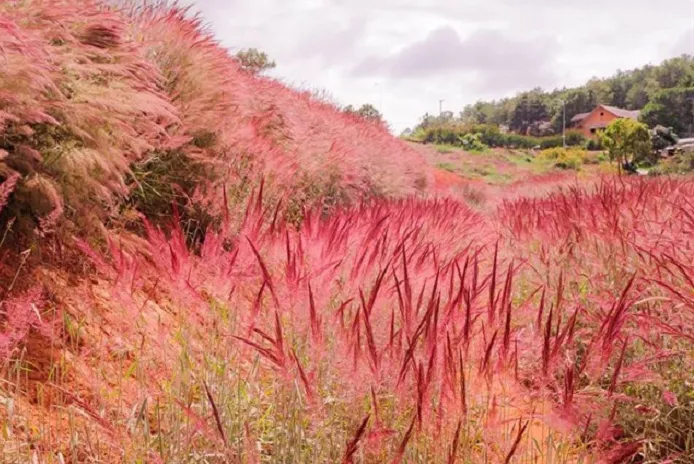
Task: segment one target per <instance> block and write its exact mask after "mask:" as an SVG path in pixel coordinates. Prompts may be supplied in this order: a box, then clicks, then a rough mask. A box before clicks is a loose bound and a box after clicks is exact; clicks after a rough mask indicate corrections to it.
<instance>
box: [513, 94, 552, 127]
mask: <svg viewBox="0 0 694 464" xmlns="http://www.w3.org/2000/svg"><path fill="white" fill-rule="evenodd" d="M545 100H546V94H545V93H544V92H543V91H542V89H534V90H532V91H530V92H526V93H524V94H521V96H520V98H519V100H518V102H517V104H516V107H515V108H514V110H513V115H512V116H511V120H510V121H509V127H510V129H511V130H512V131H514V132H517V133H519V134H526V133H527V132H528V129H529V128H530V127H531V126H532V125H533V124H534V123H538V122H542V121H545V120H546V119H547V118H548V116H549V113H548V111H547V105H546V103H545Z"/></svg>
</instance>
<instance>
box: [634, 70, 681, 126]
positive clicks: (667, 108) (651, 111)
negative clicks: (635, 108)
mask: <svg viewBox="0 0 694 464" xmlns="http://www.w3.org/2000/svg"><path fill="white" fill-rule="evenodd" d="M693 66H694V65H693ZM693 80H694V78H693ZM693 83H694V82H693ZM641 120H642V121H643V122H645V123H646V124H648V125H649V126H656V125H661V126H665V127H670V128H672V130H673V131H674V132H675V133H677V134H692V135H694V86H691V87H678V88H673V89H663V90H659V91H658V92H656V93H655V94H654V95H653V97H652V98H651V100H650V101H649V102H648V104H647V105H646V107H645V108H644V109H643V112H642V114H641Z"/></svg>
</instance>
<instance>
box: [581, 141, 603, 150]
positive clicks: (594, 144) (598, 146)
mask: <svg viewBox="0 0 694 464" xmlns="http://www.w3.org/2000/svg"><path fill="white" fill-rule="evenodd" d="M585 146H586V150H588V151H599V150H602V143H601V142H600V139H588V141H587V142H586V145H585Z"/></svg>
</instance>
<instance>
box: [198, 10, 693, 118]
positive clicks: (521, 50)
mask: <svg viewBox="0 0 694 464" xmlns="http://www.w3.org/2000/svg"><path fill="white" fill-rule="evenodd" d="M189 1H192V0H189ZM667 3H668V4H667V7H664V5H663V4H662V2H661V3H658V2H653V1H652V0H610V1H605V0H583V1H582V2H556V1H554V0H526V1H523V2H519V1H517V0H487V1H486V2H479V1H477V0H457V1H455V2H453V1H450V0H198V1H197V2H196V5H195V8H198V9H200V10H201V12H202V14H203V16H204V17H205V19H206V21H207V22H209V23H210V24H211V27H212V28H213V30H214V31H215V34H216V36H217V37H218V39H219V40H220V41H221V42H222V43H223V44H224V45H225V46H228V47H231V48H234V49H235V48H242V47H251V46H253V47H258V48H260V49H262V50H264V51H266V52H267V53H268V54H270V55H271V56H272V58H273V59H275V60H276V61H277V65H278V67H277V69H276V70H275V71H274V75H276V76H278V77H282V78H283V79H284V80H286V81H289V82H294V83H297V84H303V86H307V87H313V88H325V89H327V90H329V91H330V93H332V94H333V95H334V96H335V97H336V98H337V99H338V100H340V101H342V102H343V103H345V104H348V103H351V104H355V105H359V104H361V103H364V102H371V103H374V104H375V105H376V106H382V110H383V112H384V114H385V116H386V118H387V119H388V120H389V121H390V122H391V124H392V125H393V126H394V128H395V129H396V130H400V129H402V128H404V127H406V126H411V125H414V124H415V123H416V122H417V120H418V118H419V117H420V116H421V115H423V114H424V113H425V112H427V111H428V112H431V113H435V112H437V111H438V100H439V99H440V98H444V99H446V102H445V103H444V106H445V108H446V109H449V110H453V111H459V110H460V109H462V106H463V105H464V104H466V103H471V102H474V101H475V100H477V99H480V98H498V97H502V96H506V95H509V94H513V93H514V92H515V91H518V90H523V89H527V88H531V87H535V86H543V87H546V88H552V87H562V86H570V85H578V84H581V83H583V82H585V81H586V80H587V79H589V78H590V77H592V76H607V75H610V74H612V73H613V72H615V71H616V70H617V69H631V68H634V67H637V66H642V65H644V64H647V63H657V62H659V61H661V60H663V59H665V58H667V57H669V56H674V55H678V54H681V53H686V52H688V51H689V53H694V28H693V26H694V2H692V0H668V2H667ZM673 38H674V39H673ZM381 102H382V103H381Z"/></svg>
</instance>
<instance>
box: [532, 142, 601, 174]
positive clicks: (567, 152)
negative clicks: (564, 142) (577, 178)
mask: <svg viewBox="0 0 694 464" xmlns="http://www.w3.org/2000/svg"><path fill="white" fill-rule="evenodd" d="M538 159H539V160H541V161H546V162H549V163H552V165H553V166H554V167H555V168H559V169H572V170H575V171H578V170H579V169H581V165H583V164H584V163H587V162H589V159H590V156H589V155H588V153H586V152H585V151H584V150H580V149H575V148H569V149H566V148H562V147H557V148H549V149H546V150H543V151H541V152H540V154H539V155H538Z"/></svg>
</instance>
